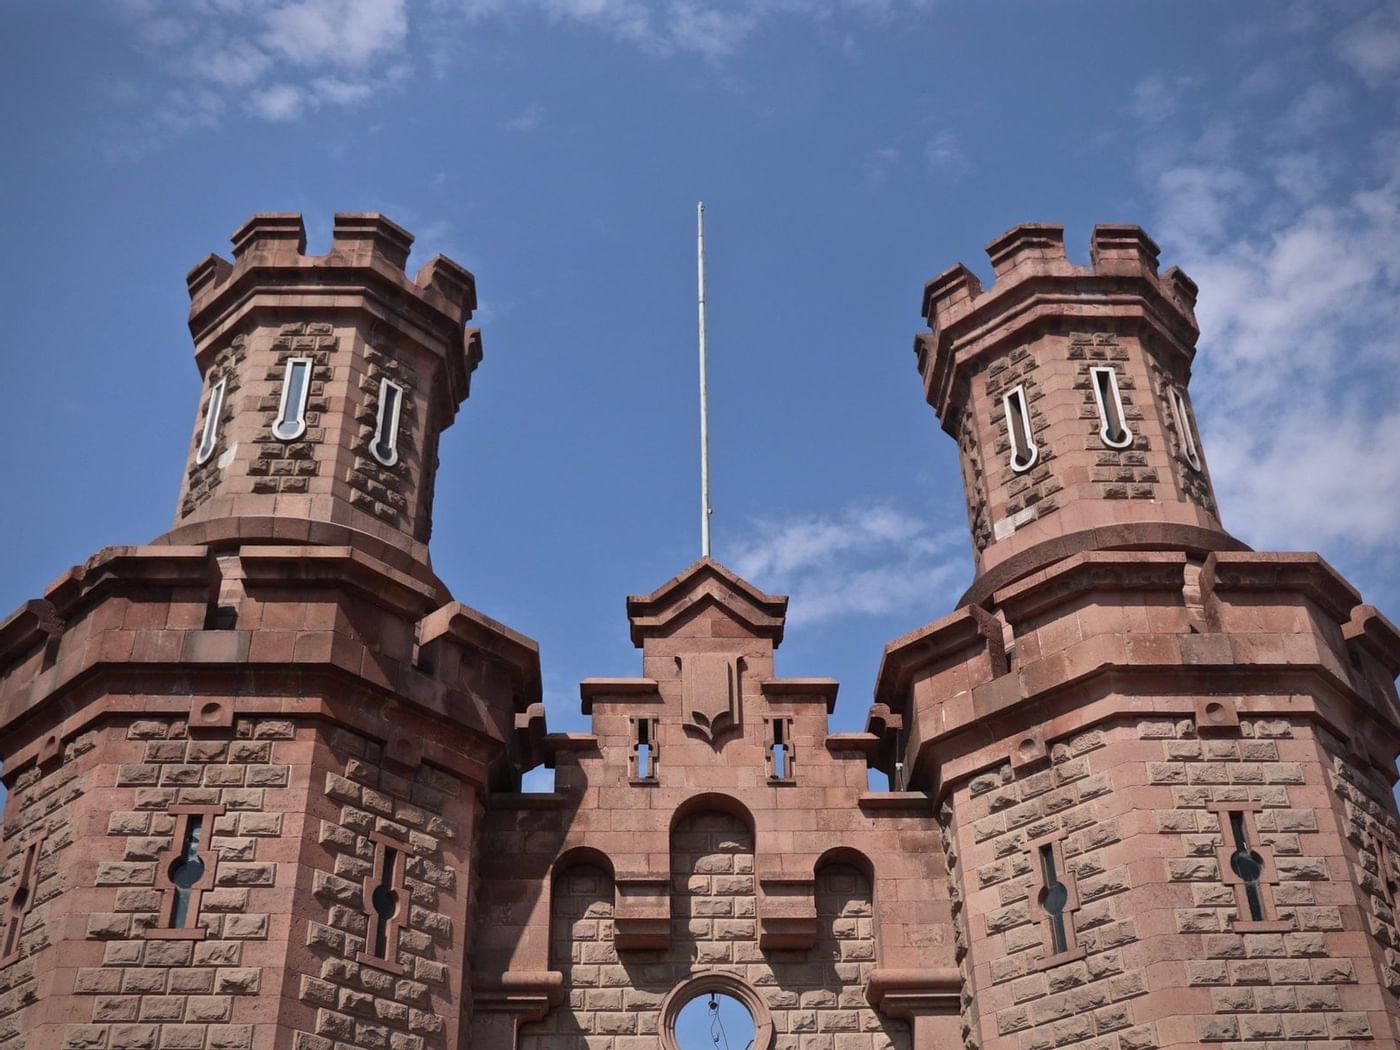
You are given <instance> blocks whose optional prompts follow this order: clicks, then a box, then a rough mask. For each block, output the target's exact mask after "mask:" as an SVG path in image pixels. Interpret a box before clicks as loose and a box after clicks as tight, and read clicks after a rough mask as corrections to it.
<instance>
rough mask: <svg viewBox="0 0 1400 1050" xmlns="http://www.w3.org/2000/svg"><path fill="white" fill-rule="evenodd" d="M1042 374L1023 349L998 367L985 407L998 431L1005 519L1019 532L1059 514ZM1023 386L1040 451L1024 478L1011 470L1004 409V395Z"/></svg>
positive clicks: (991, 368) (991, 374)
mask: <svg viewBox="0 0 1400 1050" xmlns="http://www.w3.org/2000/svg"><path fill="white" fill-rule="evenodd" d="M1038 369H1039V363H1038V362H1037V361H1036V359H1035V355H1034V354H1033V353H1032V352H1031V350H1030V348H1028V347H1024V346H1021V347H1017V348H1016V349H1015V350H1013V351H1011V353H1010V354H1008V355H1007V356H1006V357H1002V358H998V359H996V360H994V361H992V362H991V364H989V365H988V366H987V371H986V377H985V398H984V401H983V403H984V404H986V405H987V406H989V409H988V410H989V411H990V412H991V413H992V420H993V424H994V426H995V428H996V439H995V442H994V443H993V446H992V452H993V455H995V456H996V457H997V466H996V476H997V478H998V481H999V485H998V487H999V488H1000V490H1001V492H1003V493H1004V494H1005V497H1006V505H1005V507H1004V508H1003V518H1004V520H1006V521H1010V522H1014V524H1015V528H1020V527H1021V526H1022V525H1024V524H1026V523H1027V522H1030V521H1036V520H1038V519H1040V518H1043V517H1045V516H1046V515H1047V514H1050V513H1051V512H1052V511H1054V510H1056V509H1058V506H1059V504H1058V502H1057V500H1056V499H1055V494H1056V493H1058V492H1059V491H1060V489H1061V487H1062V486H1061V485H1060V483H1059V481H1058V480H1056V478H1055V476H1054V470H1053V464H1054V461H1055V450H1054V449H1053V448H1052V447H1051V446H1050V442H1049V441H1048V440H1047V438H1046V431H1047V428H1048V421H1047V420H1046V418H1045V413H1044V412H1043V411H1042V409H1041V406H1040V402H1041V400H1042V399H1043V398H1044V396H1045V395H1044V391H1042V390H1041V389H1040V383H1039V381H1038V379H1037V376H1036V372H1037V371H1038ZM1018 385H1020V386H1023V387H1025V390H1026V407H1027V409H1028V410H1029V412H1030V418H1029V420H1028V421H1027V422H1028V424H1029V426H1030V431H1031V437H1032V439H1033V440H1034V441H1035V444H1036V448H1037V450H1038V452H1037V456H1036V461H1035V465H1034V466H1032V467H1031V469H1030V470H1028V471H1025V472H1024V473H1020V474H1018V473H1016V471H1014V470H1012V469H1011V464H1010V455H1011V435H1010V433H1009V431H1008V424H1007V421H1006V413H1005V412H1004V411H1003V410H1002V403H1001V398H1002V395H1003V394H1004V393H1006V392H1007V391H1008V390H1011V389H1014V388H1015V387H1016V386H1018Z"/></svg>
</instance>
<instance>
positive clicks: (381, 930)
mask: <svg viewBox="0 0 1400 1050" xmlns="http://www.w3.org/2000/svg"><path fill="white" fill-rule="evenodd" d="M398 859H399V851H398V850H396V849H394V848H393V847H390V846H386V847H384V860H383V863H382V865H381V867H380V874H379V885H377V886H375V887H374V892H373V893H371V894H370V903H371V904H372V905H373V906H374V944H373V949H374V955H375V956H377V957H378V958H380V959H385V958H388V952H389V923H390V922H392V921H393V919H394V916H395V915H397V914H398V912H399V892H398V890H396V889H395V888H394V873H395V869H396V868H397V864H398Z"/></svg>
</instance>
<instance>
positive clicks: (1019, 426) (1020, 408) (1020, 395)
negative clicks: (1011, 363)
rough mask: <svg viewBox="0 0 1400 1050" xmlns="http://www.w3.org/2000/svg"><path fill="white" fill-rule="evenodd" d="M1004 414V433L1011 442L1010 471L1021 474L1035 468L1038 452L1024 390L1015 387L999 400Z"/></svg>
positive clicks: (1022, 387) (1023, 388) (1021, 387)
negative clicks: (1032, 433) (1032, 434)
mask: <svg viewBox="0 0 1400 1050" xmlns="http://www.w3.org/2000/svg"><path fill="white" fill-rule="evenodd" d="M1001 403H1002V408H1003V409H1004V410H1005V412H1006V433H1007V436H1008V437H1009V438H1010V440H1011V469H1012V470H1014V471H1016V473H1018V474H1021V473H1024V472H1025V471H1027V470H1030V469H1031V467H1033V466H1035V461H1036V460H1037V459H1038V458H1039V457H1040V451H1039V450H1038V449H1037V448H1036V447H1035V438H1034V437H1032V436H1031V410H1030V406H1029V404H1028V403H1027V402H1026V388H1025V387H1024V386H1016V387H1013V388H1012V389H1010V390H1008V391H1007V392H1006V393H1005V394H1003V395H1002V398H1001Z"/></svg>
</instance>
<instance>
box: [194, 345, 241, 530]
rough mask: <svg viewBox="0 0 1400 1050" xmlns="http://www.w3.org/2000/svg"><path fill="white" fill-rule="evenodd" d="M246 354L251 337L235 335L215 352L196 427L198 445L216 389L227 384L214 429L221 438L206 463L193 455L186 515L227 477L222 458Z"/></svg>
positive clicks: (205, 382)
mask: <svg viewBox="0 0 1400 1050" xmlns="http://www.w3.org/2000/svg"><path fill="white" fill-rule="evenodd" d="M246 355H247V337H246V336H243V335H236V336H234V337H233V338H232V339H231V340H230V341H229V344H228V346H226V347H224V348H223V349H222V350H220V351H219V352H218V353H217V354H215V355H214V361H213V364H212V365H211V366H210V368H209V373H208V375H207V376H205V380H204V400H203V402H202V403H201V405H200V414H199V421H198V424H197V425H196V427H195V436H194V440H195V445H196V448H197V447H198V445H199V442H200V439H201V437H202V436H203V433H204V430H205V427H206V426H207V425H208V424H207V422H206V421H207V416H208V412H209V408H210V402H211V399H212V398H213V397H214V396H215V390H216V389H217V388H218V385H219V384H220V383H223V384H224V385H223V391H222V394H221V396H220V398H219V417H218V420H217V426H216V429H215V431H214V433H215V434H216V435H217V436H218V438H219V440H218V443H217V444H216V446H215V447H214V449H213V451H212V452H211V453H210V454H209V455H208V457H206V458H205V460H204V462H203V463H200V462H199V459H198V457H197V456H191V457H190V468H189V483H188V485H186V488H185V498H184V499H183V500H182V501H181V503H180V514H181V516H182V517H183V516H184V515H186V514H189V513H190V511H192V510H194V509H195V508H196V507H198V506H199V505H200V504H201V503H203V502H204V501H205V500H207V499H208V498H209V497H210V496H212V495H213V494H214V490H215V489H216V488H217V487H218V485H219V480H220V479H221V478H222V477H223V470H222V468H221V467H220V466H219V458H220V456H221V455H222V454H223V452H224V451H225V449H226V447H227V445H226V444H225V442H227V441H228V434H229V427H230V424H231V423H232V421H233V418H234V412H235V409H234V402H235V399H236V397H237V394H238V388H239V386H240V385H241V380H240V375H241V368H242V365H243V359H244V357H245V356H246Z"/></svg>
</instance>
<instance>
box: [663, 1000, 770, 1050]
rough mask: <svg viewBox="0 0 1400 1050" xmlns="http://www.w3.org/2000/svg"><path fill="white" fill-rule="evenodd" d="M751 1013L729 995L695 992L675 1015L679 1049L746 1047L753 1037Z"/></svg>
mask: <svg viewBox="0 0 1400 1050" xmlns="http://www.w3.org/2000/svg"><path fill="white" fill-rule="evenodd" d="M754 1035H755V1032H754V1024H753V1017H752V1016H750V1014H749V1011H748V1010H747V1009H746V1008H745V1007H744V1004H743V1003H741V1002H739V1000H738V999H735V998H734V997H733V996H732V995H726V994H725V993H723V992H709V993H707V994H702V995H697V996H696V997H695V998H694V999H692V1000H690V1002H688V1003H686V1004H685V1005H684V1006H682V1007H681V1010H680V1013H679V1014H678V1015H677V1016H676V1043H677V1045H678V1046H679V1047H680V1050H749V1048H750V1047H752V1046H753V1040H754Z"/></svg>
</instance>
